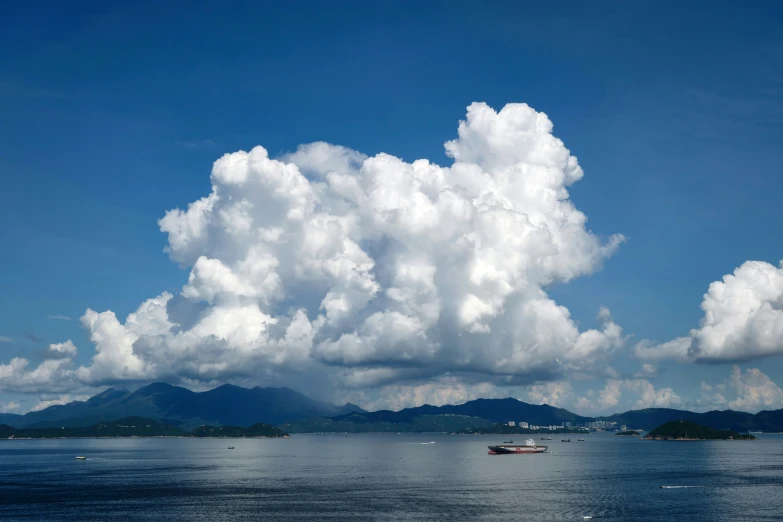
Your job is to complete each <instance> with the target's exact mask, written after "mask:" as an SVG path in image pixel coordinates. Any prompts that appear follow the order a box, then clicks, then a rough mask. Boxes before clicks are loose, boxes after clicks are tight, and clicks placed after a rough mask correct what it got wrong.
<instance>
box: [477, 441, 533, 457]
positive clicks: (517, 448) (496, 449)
mask: <svg viewBox="0 0 783 522" xmlns="http://www.w3.org/2000/svg"><path fill="white" fill-rule="evenodd" d="M487 447H488V448H489V454H490V455H518V454H522V453H543V452H545V451H546V449H547V447H546V446H538V445H536V443H535V441H534V440H533V439H527V440H526V441H525V443H524V444H506V443H503V444H499V445H497V446H487Z"/></svg>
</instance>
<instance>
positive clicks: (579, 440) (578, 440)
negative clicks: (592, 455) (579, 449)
mask: <svg viewBox="0 0 783 522" xmlns="http://www.w3.org/2000/svg"><path fill="white" fill-rule="evenodd" d="M576 441H577V442H584V441H585V439H576Z"/></svg>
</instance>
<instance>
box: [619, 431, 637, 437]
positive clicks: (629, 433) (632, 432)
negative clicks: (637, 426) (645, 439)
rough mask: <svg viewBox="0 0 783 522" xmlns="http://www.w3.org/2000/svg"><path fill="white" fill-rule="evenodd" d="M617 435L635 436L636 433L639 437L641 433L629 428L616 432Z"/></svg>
mask: <svg viewBox="0 0 783 522" xmlns="http://www.w3.org/2000/svg"><path fill="white" fill-rule="evenodd" d="M615 435H630V436H634V435H635V436H637V437H638V436H639V435H641V433H639V432H638V431H634V430H627V431H618V432H617V433H615Z"/></svg>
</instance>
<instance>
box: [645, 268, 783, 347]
mask: <svg viewBox="0 0 783 522" xmlns="http://www.w3.org/2000/svg"><path fill="white" fill-rule="evenodd" d="M701 309H702V310H703V311H704V317H703V318H702V320H701V324H700V325H699V327H698V328H695V329H693V330H691V332H690V335H689V336H688V337H680V338H677V339H674V340H672V341H669V342H667V343H664V344H659V345H656V344H653V343H650V342H649V341H642V342H641V343H639V344H638V345H637V346H636V350H635V353H636V356H637V357H639V358H640V359H644V360H660V359H664V358H671V359H678V360H680V361H696V362H718V361H742V360H748V359H753V358H758V357H764V356H770V355H780V354H783V262H781V264H780V266H774V265H772V264H770V263H765V262H762V261H747V262H745V263H743V264H742V266H740V267H739V268H737V269H736V270H735V271H734V273H733V274H728V275H725V276H724V277H723V279H722V280H721V281H715V282H713V283H712V284H710V286H709V289H708V290H707V293H706V294H705V295H704V300H703V301H702V304H701Z"/></svg>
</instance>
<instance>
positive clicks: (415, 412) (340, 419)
mask: <svg viewBox="0 0 783 522" xmlns="http://www.w3.org/2000/svg"><path fill="white" fill-rule="evenodd" d="M512 420H513V421H514V422H527V423H529V424H534V425H539V426H550V425H562V424H563V423H564V422H571V423H573V424H581V423H584V422H589V421H590V420H592V419H590V418H589V417H582V416H580V415H577V414H575V413H571V412H570V411H568V410H564V409H562V408H555V407H553V406H549V405H547V404H544V405H536V404H528V403H526V402H522V401H519V400H517V399H512V398H508V399H476V400H474V401H469V402H466V403H465V404H460V405H456V406H452V405H447V406H430V405H428V404H427V405H424V406H418V407H416V408H406V409H403V410H400V411H389V410H381V411H376V412H371V413H370V412H363V413H350V414H347V415H337V416H333V417H329V418H321V419H307V420H303V421H298V422H292V423H287V424H285V425H283V426H281V428H283V429H285V430H286V431H288V432H290V433H312V432H338V433H344V432H356V433H359V432H370V431H382V432H409V431H419V432H422V431H440V432H457V431H466V430H470V429H476V430H486V429H490V428H492V427H493V426H494V425H495V424H498V423H504V424H505V423H508V422H509V421H512Z"/></svg>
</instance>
